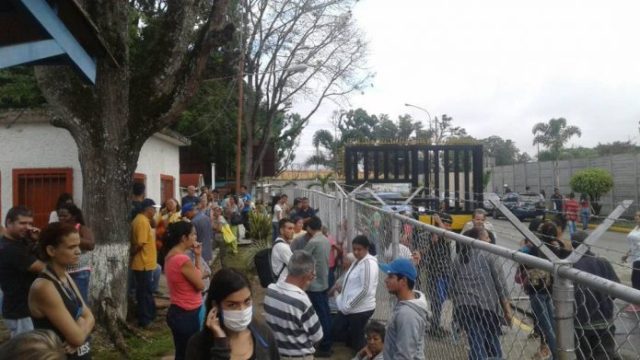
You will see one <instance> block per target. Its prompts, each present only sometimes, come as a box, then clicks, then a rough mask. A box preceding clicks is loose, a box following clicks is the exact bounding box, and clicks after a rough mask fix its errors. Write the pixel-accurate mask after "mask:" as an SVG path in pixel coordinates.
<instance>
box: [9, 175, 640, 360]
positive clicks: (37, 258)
mask: <svg viewBox="0 0 640 360" xmlns="http://www.w3.org/2000/svg"><path fill="white" fill-rule="evenodd" d="M571 199H572V196H569V201H565V200H564V199H563V200H562V205H563V206H564V209H565V210H564V211H567V209H571V208H572V206H573V205H569V206H568V204H569V203H570V201H571ZM256 205H258V206H259V204H255V203H254V202H253V199H252V197H251V195H250V194H249V193H248V191H247V189H246V187H243V188H242V191H241V193H239V194H237V195H229V196H225V197H221V196H220V193H219V192H218V191H216V190H209V189H207V188H203V189H201V190H200V194H198V193H197V190H196V188H195V187H192V186H190V187H188V188H187V195H186V196H184V197H183V198H182V199H181V201H178V200H177V199H168V200H166V201H165V203H164V204H163V205H162V206H159V205H156V203H155V201H154V200H152V199H149V198H146V197H145V189H144V186H143V185H142V184H135V185H134V189H133V200H132V207H131V212H130V214H129V219H130V226H131V249H130V263H129V265H130V276H129V285H128V293H129V295H130V297H131V299H132V302H133V303H134V304H135V306H134V309H135V318H136V320H137V324H138V326H139V327H141V328H146V327H148V326H149V325H150V324H152V323H153V322H154V321H155V320H156V303H155V299H154V295H157V293H158V292H159V285H158V284H159V279H160V276H161V275H162V274H164V276H165V278H166V282H167V288H168V294H167V295H168V298H169V301H170V306H169V308H168V310H167V315H166V324H167V326H168V328H169V329H170V330H171V333H172V336H173V342H174V347H175V358H176V359H303V360H305V359H314V358H332V357H333V356H334V344H335V343H344V344H345V345H346V346H347V347H348V348H350V349H351V353H352V356H353V359H357V360H364V359H368V360H372V359H373V360H380V359H383V358H386V359H401V360H402V359H424V358H425V348H426V345H427V344H426V343H425V341H428V340H427V339H428V337H427V338H425V335H430V336H433V337H443V336H447V335H450V334H452V333H454V332H464V334H465V335H466V337H467V344H468V349H469V350H468V354H469V355H468V356H469V359H488V358H502V356H503V352H502V347H501V344H500V336H501V335H502V331H503V330H502V326H503V325H510V324H511V322H512V319H513V315H512V309H511V304H510V302H509V297H508V295H509V294H508V290H507V288H508V287H507V284H506V279H505V275H504V272H503V268H502V266H501V264H500V262H499V259H498V258H497V257H495V256H493V255H491V254H489V253H487V252H485V251H481V250H478V249H477V248H474V247H471V246H468V245H463V244H459V243H456V244H455V245H456V246H453V245H454V244H452V243H451V240H449V239H447V238H445V237H444V236H442V235H438V234H436V233H430V234H428V236H427V238H422V239H416V238H415V237H414V236H413V234H414V229H413V228H412V226H411V225H408V226H407V224H405V225H404V226H403V227H402V231H401V232H402V234H401V236H400V244H398V248H397V255H396V256H395V258H394V256H393V251H392V249H391V247H390V246H389V245H388V244H389V243H390V241H389V239H386V235H385V231H383V230H382V229H381V226H380V223H381V221H382V219H381V217H380V214H379V213H378V212H375V213H374V214H373V216H371V218H370V219H368V220H369V222H370V226H367V227H366V228H364V229H360V230H361V234H360V235H357V236H356V237H355V238H353V239H336V238H335V237H334V236H333V234H331V233H330V232H329V230H328V229H327V227H326V226H323V224H322V221H321V219H320V217H319V216H318V211H319V209H313V208H312V207H311V206H310V204H309V200H308V199H307V198H297V199H295V200H294V202H293V206H289V199H288V197H287V196H286V195H281V196H278V197H276V198H275V199H274V201H273V205H272V209H271V215H270V216H272V218H271V219H272V227H273V242H272V247H271V249H270V258H269V260H270V263H269V268H268V269H267V271H269V272H270V273H271V275H272V279H273V281H272V282H271V283H270V284H268V286H267V288H266V292H265V296H264V320H260V319H259V317H256V316H254V315H255V314H256V308H255V307H254V301H255V300H256V299H255V298H254V291H253V290H254V289H253V288H252V282H251V281H250V280H249V279H248V278H247V277H246V275H245V274H244V273H243V272H241V271H238V270H236V269H233V268H229V267H227V266H226V263H225V256H226V254H227V252H228V251H229V252H234V251H236V249H237V239H238V237H239V236H240V229H239V228H241V227H249V222H248V218H249V214H250V212H251V211H266V210H262V209H256ZM568 211H572V210H568ZM376 214H377V215H376ZM486 216H487V214H486V212H484V210H482V209H478V210H476V211H475V212H474V214H473V218H472V220H471V221H470V222H469V223H467V224H465V225H464V228H463V234H464V235H465V236H468V237H471V238H475V239H478V240H480V241H486V242H488V243H494V244H495V241H496V233H495V230H494V228H493V226H492V225H491V223H489V222H488V221H487V219H486ZM567 220H568V221H567V222H553V221H545V220H540V219H537V220H535V221H533V222H531V226H530V229H531V230H532V231H533V232H535V233H536V234H537V235H538V236H539V237H540V239H541V240H543V242H544V244H545V246H547V247H549V248H550V249H551V250H552V251H553V252H554V253H555V254H556V255H557V256H558V257H560V258H566V257H567V256H569V254H571V252H572V251H573V249H575V248H577V247H578V246H579V245H580V244H581V243H582V242H583V241H584V239H585V238H586V236H587V233H586V232H584V231H582V230H577V229H575V230H574V231H572V232H571V235H570V238H571V240H570V241H565V240H563V234H564V228H563V226H565V225H566V224H567V223H569V224H570V220H569V219H567ZM636 221H637V223H638V226H637V227H636V228H635V229H634V230H633V231H632V232H631V233H630V234H629V241H630V246H631V250H630V252H629V254H628V257H631V259H632V261H633V263H634V273H633V276H632V277H633V285H634V287H636V288H637V286H638V284H637V283H638V281H636V280H638V276H637V275H638V273H637V268H638V266H637V265H640V263H638V262H640V258H638V257H639V256H640V253H639V251H640V235H639V234H640V230H639V229H640V212H639V213H638V214H636ZM433 222H434V225H435V226H437V227H440V228H443V229H445V230H450V229H451V223H452V218H451V216H450V215H449V214H446V213H438V214H434V216H433ZM5 226H6V228H5V229H4V234H3V235H2V237H1V238H0V286H1V288H2V292H3V304H2V316H3V320H4V323H5V325H6V326H7V328H8V329H9V331H10V333H11V338H12V340H11V341H9V342H7V343H6V344H4V345H2V348H1V351H0V359H3V356H5V355H3V354H2V353H7V354H20V351H24V346H27V345H28V344H32V346H33V347H34V349H35V347H38V349H41V350H42V351H50V352H51V353H52V354H56V353H58V354H61V355H60V357H58V358H60V359H62V358H69V359H89V358H90V357H91V341H90V335H91V333H92V331H93V328H94V326H95V319H94V316H93V314H92V312H91V309H90V305H91V300H90V296H89V289H90V286H89V284H90V281H91V280H90V279H91V272H92V267H91V266H92V264H91V252H92V251H93V249H94V247H95V240H94V236H93V233H92V231H91V229H90V228H89V227H88V226H87V225H86V224H85V222H84V219H83V216H82V212H81V211H80V209H79V208H78V207H77V206H76V205H74V203H73V199H72V198H71V197H70V196H69V195H68V194H63V195H62V196H61V197H60V199H59V201H58V204H57V206H56V209H55V210H54V211H53V212H52V213H51V216H50V223H49V224H48V225H47V226H46V227H45V228H44V229H43V230H42V231H40V229H37V228H36V227H34V226H33V215H32V213H31V211H29V209H26V208H24V207H21V206H17V207H14V208H12V209H10V210H9V211H8V213H7V216H6V221H5ZM346 240H349V241H346ZM419 241H421V243H418V242H419ZM347 243H349V245H350V246H346V244H347ZM347 249H349V251H347ZM216 250H217V253H218V256H217V257H216V256H214V253H215V252H216ZM520 251H522V252H525V253H527V254H530V255H533V256H538V257H544V254H543V252H541V251H540V249H539V248H538V247H536V246H534V245H533V244H531V243H529V242H526V241H525V242H523V246H522V248H521V249H520ZM218 259H220V267H221V269H220V270H219V271H217V272H215V273H212V270H211V269H212V268H213V267H214V266H215V261H217V260H218ZM625 260H626V258H625ZM574 267H575V268H577V269H580V270H583V271H586V272H589V273H592V274H595V275H598V276H601V277H603V278H606V279H609V280H612V281H619V280H618V277H617V275H616V273H615V271H614V270H613V268H612V267H611V264H609V262H608V261H606V260H604V259H602V258H599V257H597V256H595V255H594V254H593V253H591V252H587V254H585V256H583V257H582V258H581V259H580V260H579V261H578V262H577V263H576V264H575V265H574ZM258 270H259V271H260V270H261V269H258ZM382 277H383V278H382ZM553 277H554V275H553V274H550V273H547V272H544V271H541V270H538V269H534V268H529V267H526V266H521V267H520V268H519V269H518V274H517V275H516V278H515V282H516V283H518V284H520V285H521V286H522V287H523V289H524V291H525V293H526V294H527V296H529V299H530V303H531V308H532V311H533V313H534V315H535V316H534V320H535V329H536V333H537V334H539V338H540V347H539V349H538V351H537V353H536V354H535V356H534V358H536V359H551V358H553V359H555V358H556V357H557V354H556V352H555V350H556V343H557V342H556V334H555V331H554V328H555V324H554V318H553V303H552V300H551V292H552V284H553V280H554V278H553ZM380 281H383V282H384V286H385V287H386V289H387V291H388V292H389V294H391V295H392V299H393V300H392V304H390V305H387V304H377V303H376V291H377V289H378V284H379V282H380ZM418 288H421V289H424V290H425V292H424V293H423V292H421V291H418V290H417V289H418ZM575 294H576V295H575V296H576V299H575V300H576V315H575V326H576V328H575V336H576V342H577V344H579V351H578V352H577V356H578V358H579V359H591V358H598V357H599V356H609V358H616V354H615V351H616V349H615V341H614V338H613V334H615V325H614V322H613V316H614V314H613V308H614V307H613V300H612V299H611V298H610V297H609V296H608V295H606V294H604V293H599V292H597V291H594V290H590V289H587V288H585V287H582V286H580V285H576V292H575ZM377 306H391V307H392V310H391V316H390V318H389V319H388V321H387V323H386V324H382V323H380V322H378V321H376V320H373V319H372V317H373V314H374V311H375V309H376V307H377ZM447 307H448V308H449V310H447ZM447 311H450V313H451V314H450V315H451V316H450V319H448V320H447V319H446V318H447V315H446V314H445V313H446V312H447ZM37 339H40V341H37ZM18 342H19V343H21V344H23V345H19V344H18ZM38 342H40V343H39V344H37V345H36V343H38ZM25 344H27V345H25ZM34 351H35V350H34ZM12 356H13V355H12ZM52 356H53V355H52ZM55 356H57V355H55ZM4 358H6V357H4ZM13 358H15V357H13ZM51 358H52V359H56V357H51Z"/></svg>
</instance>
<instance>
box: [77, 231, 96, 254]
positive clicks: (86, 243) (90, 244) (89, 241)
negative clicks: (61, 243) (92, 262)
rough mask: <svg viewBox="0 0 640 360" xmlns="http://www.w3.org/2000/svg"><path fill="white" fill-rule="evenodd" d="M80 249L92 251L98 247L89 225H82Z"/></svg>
mask: <svg viewBox="0 0 640 360" xmlns="http://www.w3.org/2000/svg"><path fill="white" fill-rule="evenodd" d="M79 232H80V249H81V250H84V251H91V250H93V249H94V248H95V247H96V240H95V238H94V236H93V231H91V228H90V227H88V226H84V225H82V226H80V231H79Z"/></svg>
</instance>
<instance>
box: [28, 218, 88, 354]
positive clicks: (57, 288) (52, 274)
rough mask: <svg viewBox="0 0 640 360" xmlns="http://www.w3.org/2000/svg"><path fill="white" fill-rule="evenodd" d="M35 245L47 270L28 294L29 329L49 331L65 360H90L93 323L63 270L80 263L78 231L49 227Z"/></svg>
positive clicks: (59, 226)
mask: <svg viewBox="0 0 640 360" xmlns="http://www.w3.org/2000/svg"><path fill="white" fill-rule="evenodd" d="M39 245H40V256H41V258H42V259H43V260H44V261H46V262H47V267H46V268H45V270H44V271H43V272H41V273H40V275H38V278H37V279H36V280H35V281H34V282H33V284H32V285H31V289H30V290H29V310H30V311H31V319H32V320H33V327H34V328H35V329H46V330H53V331H54V332H55V333H56V334H57V335H58V336H60V338H61V339H62V341H63V342H64V344H65V350H66V352H67V354H68V358H69V359H90V358H91V347H90V345H89V334H91V331H92V330H93V326H94V325H95V319H94V317H93V314H92V313H91V310H89V307H88V306H87V305H86V304H85V302H84V301H83V300H82V296H81V295H80V292H79V291H78V287H77V286H76V284H75V283H74V281H73V280H72V279H71V277H70V276H69V274H68V273H67V270H66V269H67V267H69V266H73V265H76V264H77V263H78V261H79V260H80V254H81V251H80V235H79V234H78V230H77V229H76V228H75V227H74V226H72V225H69V224H64V223H51V224H49V226H47V227H46V228H45V229H44V230H43V231H42V234H41V235H40V242H39Z"/></svg>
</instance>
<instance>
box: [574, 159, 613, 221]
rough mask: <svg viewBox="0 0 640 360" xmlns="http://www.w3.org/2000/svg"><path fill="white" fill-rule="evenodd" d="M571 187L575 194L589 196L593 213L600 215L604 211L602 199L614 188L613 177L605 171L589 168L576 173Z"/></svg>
mask: <svg viewBox="0 0 640 360" xmlns="http://www.w3.org/2000/svg"><path fill="white" fill-rule="evenodd" d="M569 185H571V189H572V190H573V191H574V192H576V193H583V194H587V195H589V199H590V200H591V206H592V207H593V211H594V212H595V213H596V215H598V214H600V210H601V209H602V205H600V204H599V201H600V197H601V196H603V195H605V194H606V193H608V192H609V191H611V189H612V188H613V176H611V174H610V173H609V172H608V171H607V170H604V169H599V168H588V169H584V170H580V171H578V172H576V173H575V174H574V175H573V176H572V177H571V181H569Z"/></svg>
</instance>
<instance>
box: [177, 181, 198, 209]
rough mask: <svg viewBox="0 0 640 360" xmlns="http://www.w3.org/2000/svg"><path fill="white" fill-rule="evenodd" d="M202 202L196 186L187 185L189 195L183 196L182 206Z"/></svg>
mask: <svg viewBox="0 0 640 360" xmlns="http://www.w3.org/2000/svg"><path fill="white" fill-rule="evenodd" d="M199 202H200V198H199V197H198V196H197V195H196V187H195V186H193V185H189V186H187V195H186V196H184V197H183V198H182V204H181V205H182V206H185V205H187V204H188V203H194V204H196V205H197V204H198V203H199Z"/></svg>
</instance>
